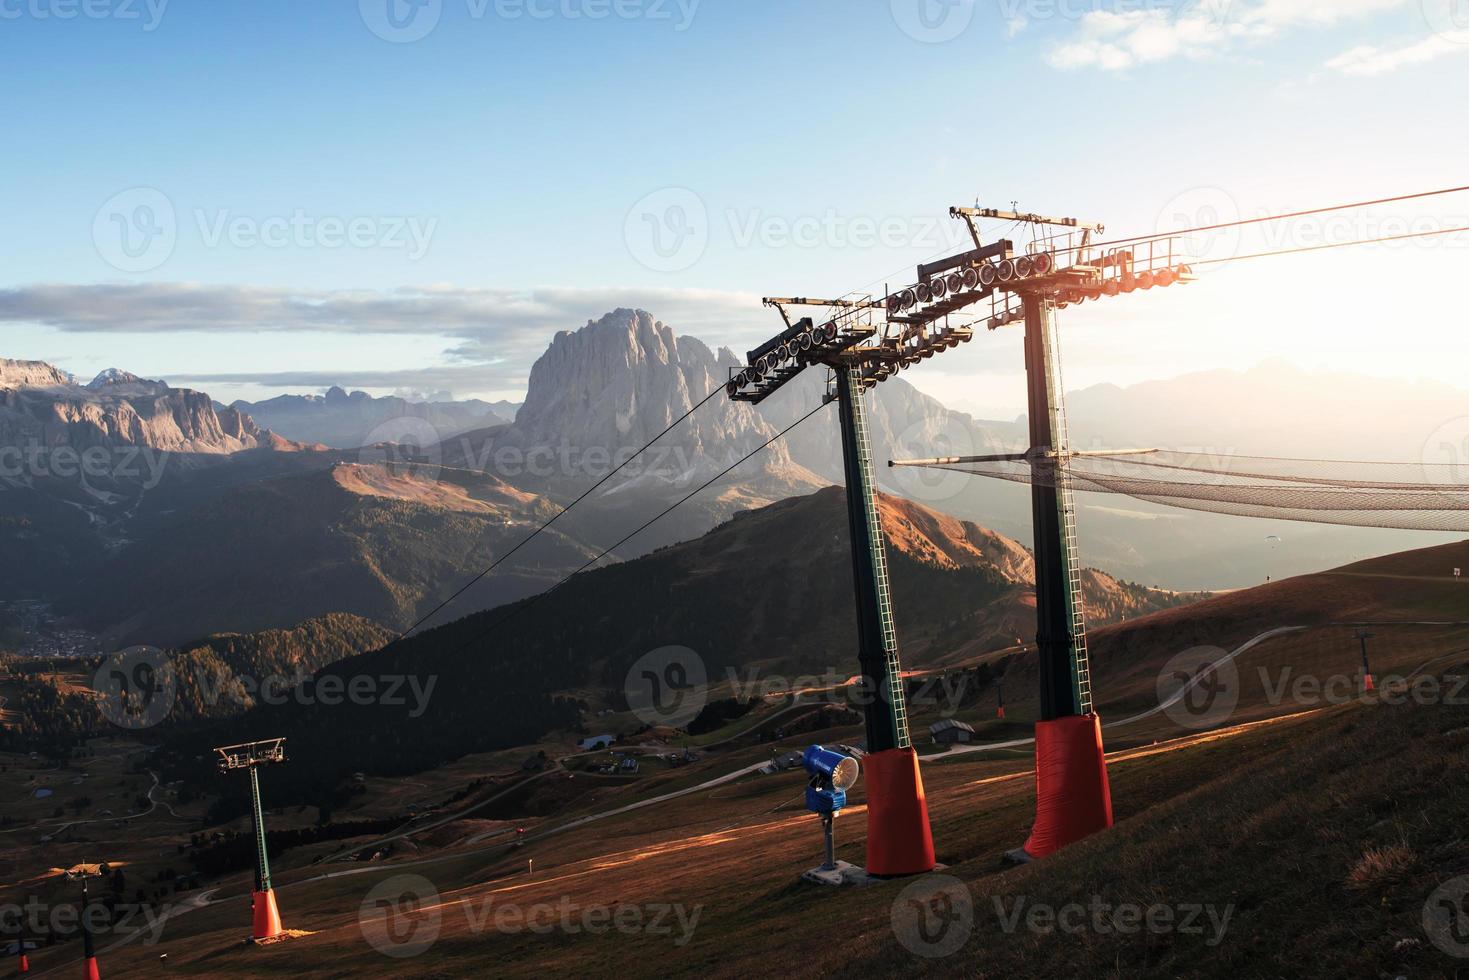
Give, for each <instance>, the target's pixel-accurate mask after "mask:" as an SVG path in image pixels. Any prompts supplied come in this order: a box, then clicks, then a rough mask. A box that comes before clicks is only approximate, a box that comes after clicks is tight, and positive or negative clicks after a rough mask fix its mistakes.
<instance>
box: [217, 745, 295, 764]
mask: <svg viewBox="0 0 1469 980" xmlns="http://www.w3.org/2000/svg"><path fill="white" fill-rule="evenodd" d="M214 751H215V754H217V755H218V756H219V771H220V772H229V771H230V770H232V769H254V768H255V767H257V766H267V765H270V764H272V763H276V762H285V761H286V740H285V739H284V738H269V739H266V740H265V741H263V742H245V743H243V744H241V745H222V746H220V747H219V748H217V749H215V750H214Z"/></svg>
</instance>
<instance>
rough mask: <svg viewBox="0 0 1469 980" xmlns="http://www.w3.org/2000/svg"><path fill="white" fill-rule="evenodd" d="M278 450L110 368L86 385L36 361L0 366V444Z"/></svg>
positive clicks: (167, 391)
mask: <svg viewBox="0 0 1469 980" xmlns="http://www.w3.org/2000/svg"><path fill="white" fill-rule="evenodd" d="M276 444H277V440H275V439H274V438H273V437H272V436H271V434H270V433H268V432H265V431H263V430H261V429H260V427H259V426H257V425H256V424H255V422H254V420H253V419H251V418H250V417H249V416H248V415H245V414H243V413H241V412H239V411H237V410H234V409H223V410H221V411H216V409H215V406H214V403H213V402H212V401H211V400H210V398H209V396H208V395H205V394H203V393H202V392H197V391H190V390H188V389H185V388H170V387H169V386H168V385H167V384H165V383H164V382H161V381H146V380H144V379H142V378H139V377H137V376H136V375H132V374H128V373H126V372H123V371H117V370H115V369H114V370H109V371H104V372H103V373H102V374H100V375H98V376H97V378H96V379H95V380H93V381H92V382H91V383H90V384H87V385H81V384H78V383H77V382H76V380H75V379H74V378H72V377H71V376H69V375H67V374H64V373H63V372H61V371H58V370H57V369H56V368H54V367H52V366H51V365H49V364H45V363H42V362H40V361H11V360H0V446H18V447H22V448H25V447H30V446H42V447H46V448H50V449H56V448H59V447H63V446H66V447H70V448H72V449H76V450H86V449H91V448H94V447H101V448H104V449H119V448H123V447H139V448H148V449H154V450H160V451H167V452H178V453H196V454H205V455H217V454H228V453H236V452H240V451H242V450H246V449H256V448H261V447H264V446H274V445H276Z"/></svg>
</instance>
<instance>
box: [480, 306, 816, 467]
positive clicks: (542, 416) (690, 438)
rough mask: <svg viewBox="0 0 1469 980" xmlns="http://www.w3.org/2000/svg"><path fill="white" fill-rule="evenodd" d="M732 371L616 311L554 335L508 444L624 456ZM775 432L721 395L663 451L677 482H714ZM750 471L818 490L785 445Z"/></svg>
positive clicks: (636, 316)
mask: <svg viewBox="0 0 1469 980" xmlns="http://www.w3.org/2000/svg"><path fill="white" fill-rule="evenodd" d="M732 363H735V362H734V361H733V355H729V353H728V352H727V351H722V352H721V353H720V355H719V356H716V355H715V354H714V352H713V351H711V350H710V349H709V347H708V346H707V345H705V344H704V343H702V342H701V341H699V340H695V339H694V338H692V337H681V336H678V335H676V334H675V333H674V331H673V328H672V327H670V326H668V325H667V324H664V323H662V322H660V321H658V320H656V319H654V318H653V316H652V315H651V314H650V313H647V312H645V311H643V310H626V309H622V310H614V311H613V312H611V313H609V314H607V315H606V316H604V317H602V318H601V319H600V320H593V321H590V322H588V323H587V325H586V326H584V327H582V328H581V329H580V330H576V331H563V332H561V333H559V334H557V335H556V337H555V339H554V340H553V341H552V342H551V346H550V347H549V348H548V349H547V351H546V352H545V354H543V355H542V356H541V358H540V359H539V360H537V361H536V363H535V366H534V367H533V368H532V369H531V373H530V383H529V388H528V390H527V392H526V399H525V404H524V406H523V407H522V408H521V409H520V412H519V414H518V415H517V416H516V421H515V424H514V425H513V426H512V427H511V428H510V429H509V430H507V432H506V433H504V434H503V436H502V437H501V438H502V439H503V440H504V441H506V442H509V443H511V444H515V445H519V446H521V447H523V448H526V449H530V448H535V447H547V448H550V449H553V450H556V449H559V448H560V447H567V448H569V449H570V450H571V451H572V452H573V453H598V454H601V453H604V452H610V453H611V454H612V456H613V457H614V458H618V454H619V453H631V452H632V451H635V450H636V449H638V448H640V447H641V446H643V445H644V444H645V443H647V442H649V441H650V440H652V439H653V438H654V437H655V436H657V435H658V434H659V433H660V432H662V431H663V429H664V428H666V427H667V426H668V425H669V424H670V423H672V422H673V421H674V420H675V419H677V418H679V417H680V416H681V415H683V414H684V413H685V412H687V411H688V410H689V409H690V408H692V407H693V406H694V405H696V404H698V403H699V402H700V401H701V400H703V399H704V398H705V397H706V396H707V395H708V394H709V393H710V392H711V391H714V390H716V389H717V388H719V387H720V386H721V385H723V384H724V382H725V381H726V380H727V379H728V375H729V372H728V367H729V365H730V364H732ZM775 432H776V430H775V429H774V428H772V427H771V426H770V424H769V423H768V422H766V421H765V420H764V419H762V418H761V417H760V415H759V414H758V413H757V412H755V411H754V410H753V409H752V408H751V407H750V406H749V405H746V404H742V403H732V402H730V401H729V400H728V399H726V398H724V397H723V396H722V395H720V396H717V397H716V398H714V399H713V400H711V401H710V402H709V404H707V405H705V406H704V407H702V408H701V409H699V411H698V412H696V413H695V414H694V416H693V417H692V418H691V419H689V420H688V422H686V423H685V424H684V425H682V426H680V427H679V429H678V431H677V432H675V433H671V434H670V435H669V436H667V437H665V440H664V443H660V445H662V446H663V447H664V451H663V454H662V455H663V458H665V459H672V460H677V464H676V466H677V468H678V470H679V476H680V477H686V476H687V475H689V474H704V475H706V476H707V475H712V474H713V473H715V472H718V470H720V469H723V468H724V466H726V465H728V464H729V463H730V462H732V461H733V460H734V459H737V458H738V457H739V456H742V455H744V454H745V453H747V452H749V451H751V450H752V449H755V448H756V447H758V446H759V445H760V444H761V443H763V442H765V441H766V440H767V439H769V438H770V437H771V436H772V435H774V434H775ZM665 444H666V445H665ZM750 470H751V473H752V475H755V474H758V475H756V476H755V479H756V480H757V481H758V480H759V479H762V478H771V479H774V480H776V481H781V480H787V481H791V482H792V483H793V485H799V486H801V487H804V488H810V487H812V486H814V485H815V484H814V483H813V482H812V479H811V474H809V473H806V472H805V471H804V470H802V469H801V468H800V467H797V466H795V465H794V464H793V463H792V461H791V457H790V454H789V453H788V451H787V449H786V447H785V446H784V445H783V444H781V443H776V444H774V445H772V446H771V447H770V448H769V449H768V450H766V451H765V452H763V453H761V455H760V459H759V461H758V463H757V462H755V461H752V462H751V464H750ZM796 471H800V472H799V474H798V473H797V472H796ZM568 475H570V476H573V477H574V478H576V479H581V476H582V475H581V474H580V473H576V472H574V473H570V474H568ZM669 475H670V476H671V475H673V474H672V473H670V474H669Z"/></svg>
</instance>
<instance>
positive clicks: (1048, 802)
mask: <svg viewBox="0 0 1469 980" xmlns="http://www.w3.org/2000/svg"><path fill="white" fill-rule="evenodd" d="M1110 826H1112V790H1111V788H1110V787H1108V785H1107V759H1106V756H1105V755H1103V752H1102V722H1101V719H1100V718H1098V717H1097V716H1096V715H1094V714H1093V715H1072V716H1070V717H1067V718H1057V719H1055V720H1053V721H1038V722H1036V724H1035V826H1034V828H1032V829H1031V832H1030V839H1029V840H1027V841H1026V842H1025V853H1027V854H1029V855H1030V856H1031V857H1033V858H1043V857H1045V856H1046V855H1048V854H1054V853H1055V852H1056V851H1059V850H1060V849H1061V848H1063V847H1065V846H1066V845H1068V844H1074V843H1075V842H1076V841H1079V840H1081V839H1082V838H1083V837H1089V836H1091V835H1092V834H1095V833H1096V832H1097V831H1099V830H1106V829H1107V828H1108V827H1110Z"/></svg>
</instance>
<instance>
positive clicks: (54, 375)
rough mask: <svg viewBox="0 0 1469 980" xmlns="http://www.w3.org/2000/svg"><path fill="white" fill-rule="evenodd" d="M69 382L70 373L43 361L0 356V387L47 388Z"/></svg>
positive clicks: (70, 379) (70, 378)
mask: <svg viewBox="0 0 1469 980" xmlns="http://www.w3.org/2000/svg"><path fill="white" fill-rule="evenodd" d="M71 383H72V377H71V375H69V374H67V373H66V372H64V371H60V370H58V369H57V368H54V367H52V366H51V365H50V364H47V363H46V362H45V361H13V360H11V359H10V358H8V357H0V387H5V388H47V387H52V386H55V385H68V384H71Z"/></svg>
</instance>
